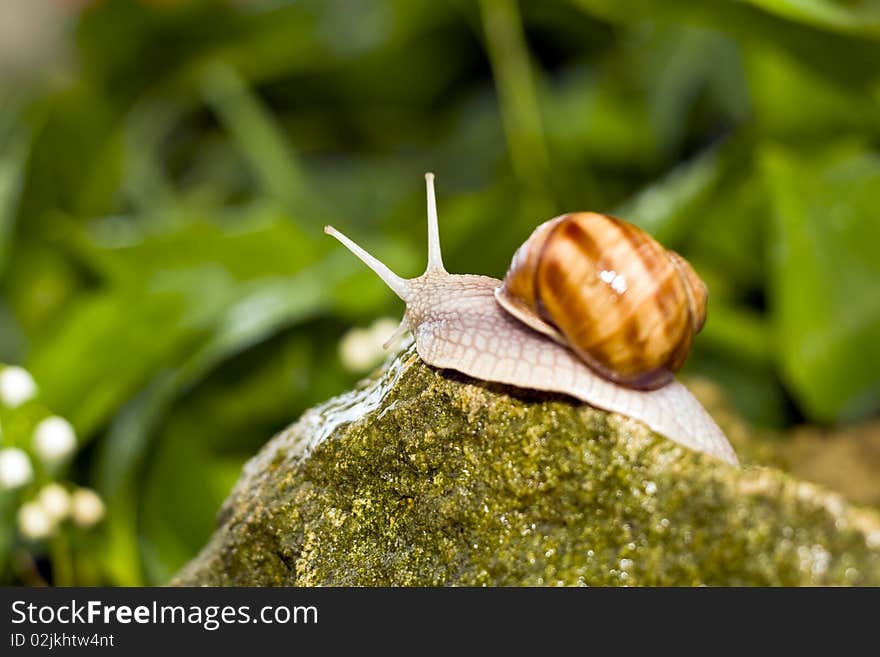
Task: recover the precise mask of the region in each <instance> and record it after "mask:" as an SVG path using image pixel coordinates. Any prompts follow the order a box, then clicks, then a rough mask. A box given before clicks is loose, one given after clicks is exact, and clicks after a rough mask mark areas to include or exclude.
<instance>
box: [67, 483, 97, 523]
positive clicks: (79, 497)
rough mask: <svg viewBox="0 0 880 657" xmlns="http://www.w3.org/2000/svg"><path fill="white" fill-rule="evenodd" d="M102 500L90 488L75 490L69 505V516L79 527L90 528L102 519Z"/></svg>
mask: <svg viewBox="0 0 880 657" xmlns="http://www.w3.org/2000/svg"><path fill="white" fill-rule="evenodd" d="M105 510H106V508H105V507H104V500H102V499H101V496H100V495H98V494H97V493H96V492H95V491H93V490H92V489H91V488H77V489H76V490H75V491H74V493H73V497H72V498H71V504H70V515H71V517H73V521H74V522H75V523H76V524H77V525H79V526H80V527H91V526H92V525H95V524H97V523H98V522H100V521H101V519H102V518H103V517H104V512H105Z"/></svg>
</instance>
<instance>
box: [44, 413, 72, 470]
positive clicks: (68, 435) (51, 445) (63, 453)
mask: <svg viewBox="0 0 880 657" xmlns="http://www.w3.org/2000/svg"><path fill="white" fill-rule="evenodd" d="M75 447H76V434H75V433H74V431H73V427H72V426H71V424H70V422H68V421H67V420H65V419H64V418H63V417H59V416H57V415H53V416H52V417H47V418H46V419H45V420H43V421H42V422H40V423H39V424H38V425H37V428H36V429H34V451H35V452H36V453H37V456H39V457H40V459H41V460H42V461H43V462H44V463H47V464H52V463H57V462H58V461H61V460H63V459H65V458H67V457H68V456H70V455H71V454H72V453H73V450H74V448H75Z"/></svg>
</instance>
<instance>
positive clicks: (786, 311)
mask: <svg viewBox="0 0 880 657" xmlns="http://www.w3.org/2000/svg"><path fill="white" fill-rule="evenodd" d="M762 160H763V161H762V164H763V171H764V175H765V178H766V184H767V185H768V188H769V190H770V192H771V196H772V200H773V209H774V217H773V228H774V242H773V245H774V246H773V248H772V250H771V258H770V275H769V277H768V279H769V283H770V301H771V310H772V315H773V323H774V328H775V332H776V352H777V357H778V359H779V364H780V367H781V369H782V375H783V377H784V379H785V382H786V383H787V384H788V386H789V387H790V389H791V391H792V393H793V395H794V396H795V398H796V399H797V400H798V402H799V403H800V405H801V408H802V410H803V411H804V413H805V414H806V415H807V416H808V417H809V418H811V419H814V420H819V421H834V420H851V419H858V418H863V417H867V416H868V415H869V414H870V413H871V412H872V411H875V410H877V409H878V408H880V366H878V365H880V341H878V340H877V336H878V335H880V258H878V255H877V254H878V253H880V220H878V210H877V198H878V197H880V156H878V154H877V153H876V152H873V151H871V150H869V149H867V148H866V147H864V146H863V145H861V144H857V143H856V144H852V143H839V144H837V145H834V146H832V147H827V148H823V149H821V150H818V151H815V152H810V153H799V152H797V151H794V150H791V149H786V148H783V147H768V148H767V149H766V151H765V152H764V153H763V158H762Z"/></svg>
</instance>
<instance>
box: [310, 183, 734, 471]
mask: <svg viewBox="0 0 880 657" xmlns="http://www.w3.org/2000/svg"><path fill="white" fill-rule="evenodd" d="M425 181H426V186H427V193H428V266H427V268H426V269H425V272H424V274H422V275H421V276H419V277H417V278H410V279H405V278H402V277H400V276H398V275H397V274H395V273H394V272H392V271H391V270H390V269H389V268H388V267H387V266H385V265H384V264H383V263H382V262H380V261H379V260H377V259H376V258H375V257H373V256H372V255H370V254H369V253H368V252H367V251H365V250H364V249H362V248H361V247H360V246H358V245H357V244H355V243H354V242H353V241H352V240H350V239H349V238H348V237H346V236H345V235H343V234H342V233H340V232H339V231H337V230H336V229H335V228H333V227H332V226H325V228H324V232H325V233H327V234H328V235H331V236H333V237H335V238H336V239H337V240H339V241H340V242H341V243H342V244H343V245H344V246H345V247H346V248H347V249H348V250H349V251H351V252H352V253H353V254H354V255H355V256H357V257H358V258H359V259H360V260H361V261H363V262H364V264H366V265H367V266H368V267H369V268H370V269H372V270H373V272H375V273H376V274H377V275H378V276H379V277H380V278H381V279H382V281H383V282H384V283H385V284H386V285H387V286H388V287H389V288H391V290H392V291H393V292H394V293H395V294H396V295H397V296H398V297H400V298H401V299H402V300H403V301H404V303H406V311H405V313H404V316H403V320H402V321H401V323H400V326H399V327H398V328H397V330H396V331H395V332H394V334H393V335H392V336H391V337H390V338H389V339H388V341H387V342H386V343H385V345H386V347H387V346H388V345H390V344H391V343H392V342H393V341H394V340H395V339H397V338H398V337H400V336H401V335H403V334H404V333H406V331H411V332H412V334H413V337H414V339H415V346H416V352H417V353H418V355H419V357H420V358H421V359H422V360H423V361H424V362H426V363H427V364H428V365H431V366H433V367H438V368H444V369H453V370H457V371H459V372H462V373H463V374H466V375H468V376H470V377H473V378H475V379H479V380H483V381H491V382H496V383H503V384H507V385H512V386H516V387H520V388H526V389H532V390H540V391H546V392H555V393H563V394H566V395H569V396H571V397H574V398H576V399H578V400H580V401H583V402H586V403H588V404H590V405H592V406H595V407H597V408H601V409H604V410H606V411H612V412H616V413H620V414H622V415H626V416H628V417H631V418H633V419H636V420H639V421H641V422H644V423H645V424H647V425H648V427H650V428H651V429H652V430H653V431H655V432H657V433H660V434H662V435H664V436H666V437H667V438H669V439H671V440H673V441H675V442H677V443H679V444H681V445H684V446H685V447H688V448H691V449H694V450H697V451H700V452H703V453H706V454H709V455H711V456H714V457H717V458H719V459H721V460H723V461H726V462H728V463H731V464H737V463H738V461H737V458H736V454H735V453H734V451H733V448H732V447H731V446H730V443H729V442H728V440H727V438H726V437H725V435H724V433H723V432H722V431H721V429H720V428H719V427H718V425H717V424H716V423H715V421H714V420H713V419H712V417H711V416H710V415H709V413H708V412H707V411H706V410H705V409H704V408H703V407H702V406H701V405H700V403H699V402H698V401H697V400H696V399H695V398H694V397H693V396H692V395H691V393H690V392H689V391H688V390H687V388H685V387H684V386H683V385H682V384H681V383H679V382H678V381H676V380H675V379H674V376H673V375H674V372H675V371H676V370H677V369H678V368H679V367H681V365H682V364H683V363H684V360H685V358H686V357H687V354H688V351H689V350H690V345H691V341H692V339H693V336H694V334H696V333H697V331H699V330H700V328H701V327H702V324H703V322H704V320H705V306H706V288H705V285H703V283H702V281H700V279H699V277H698V276H697V275H696V273H695V272H694V271H693V269H692V268H691V266H690V265H689V264H688V263H687V262H686V261H685V260H684V258H682V257H681V256H679V255H678V254H675V253H674V252H672V251H666V250H665V249H664V248H663V247H662V246H661V245H660V244H658V243H657V242H656V241H654V240H653V238H651V237H650V236H648V235H647V233H644V232H643V231H641V230H640V229H638V228H636V227H635V226H632V225H631V224H628V223H626V222H624V221H622V220H620V219H615V218H612V217H608V216H606V215H600V214H597V213H573V214H567V215H562V216H560V217H556V218H555V219H551V220H549V221H547V222H545V223H544V224H541V225H540V226H538V228H536V229H535V231H534V232H533V233H532V235H531V237H529V239H528V240H526V242H525V243H524V244H523V245H522V246H521V247H520V248H519V249H518V250H517V251H516V254H515V255H514V257H513V260H512V262H511V267H510V270H509V271H508V273H507V275H506V277H505V279H504V281H500V280H498V279H496V278H491V277H489V276H480V275H475V274H450V273H448V272H447V271H446V269H445V268H444V266H443V258H442V256H441V253H440V237H439V228H438V220H437V203H436V198H435V194H434V176H433V174H430V173H429V174H426V175H425Z"/></svg>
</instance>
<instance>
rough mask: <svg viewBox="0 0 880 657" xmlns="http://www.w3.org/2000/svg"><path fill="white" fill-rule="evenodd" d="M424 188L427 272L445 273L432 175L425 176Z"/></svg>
mask: <svg viewBox="0 0 880 657" xmlns="http://www.w3.org/2000/svg"><path fill="white" fill-rule="evenodd" d="M425 186H426V187H427V189H428V267H427V269H425V273H426V274H427V273H428V272H443V273H445V272H446V268H445V267H443V256H442V255H441V253H440V229H439V227H438V223H439V222H438V220H437V198H436V196H435V195H434V174H433V173H426V174H425Z"/></svg>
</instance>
